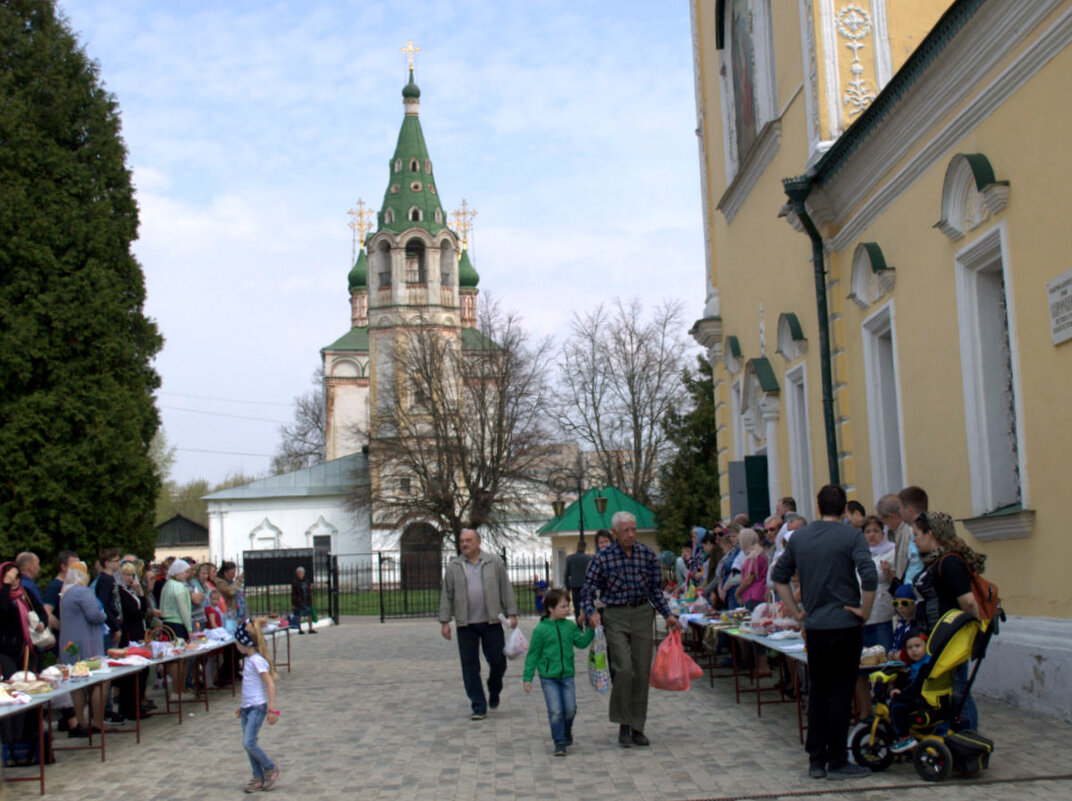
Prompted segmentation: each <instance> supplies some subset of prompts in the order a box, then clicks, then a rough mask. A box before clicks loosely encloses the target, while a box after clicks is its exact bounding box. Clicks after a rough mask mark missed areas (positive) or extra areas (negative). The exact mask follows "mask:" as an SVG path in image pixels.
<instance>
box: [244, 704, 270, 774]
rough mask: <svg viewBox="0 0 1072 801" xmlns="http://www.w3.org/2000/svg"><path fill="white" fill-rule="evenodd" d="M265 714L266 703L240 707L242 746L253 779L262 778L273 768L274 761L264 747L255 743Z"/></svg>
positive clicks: (266, 710)
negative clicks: (251, 770)
mask: <svg viewBox="0 0 1072 801" xmlns="http://www.w3.org/2000/svg"><path fill="white" fill-rule="evenodd" d="M267 715H268V704H260V705H259V706H244V707H242V747H243V748H245V749H246V753H247V754H249V764H250V765H252V766H253V778H254V779H263V778H264V774H266V773H271V772H272V771H273V770H275V763H274V762H272V760H271V759H270V758H269V757H268V755H267V754H266V753H264V749H263V748H261V747H260V746H259V745H257V734H258V732H260V730H261V725H262V724H263V723H264V718H265V717H266V716H267Z"/></svg>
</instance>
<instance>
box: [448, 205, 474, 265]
mask: <svg viewBox="0 0 1072 801" xmlns="http://www.w3.org/2000/svg"><path fill="white" fill-rule="evenodd" d="M475 216H476V209H474V208H473V207H472V206H470V205H469V204H468V203H466V202H465V199H464V198H462V207H461V208H460V209H458V210H457V211H455V212H452V213H451V215H450V219H451V222H452V223H453V224H454V228H455V230H457V232H458V234H459V235H460V236H461V238H462V250H465V248H466V246H467V245H468V244H469V233H470V232H471V231H472V230H473V218H474V217H475ZM458 258H461V251H459V252H458Z"/></svg>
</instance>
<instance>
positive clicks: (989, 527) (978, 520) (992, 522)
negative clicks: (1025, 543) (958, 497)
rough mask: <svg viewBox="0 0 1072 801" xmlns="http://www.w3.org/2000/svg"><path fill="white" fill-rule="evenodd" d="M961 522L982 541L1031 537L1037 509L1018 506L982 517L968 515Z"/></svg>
mask: <svg viewBox="0 0 1072 801" xmlns="http://www.w3.org/2000/svg"><path fill="white" fill-rule="evenodd" d="M960 522H961V523H963V524H964V527H965V528H966V529H968V531H969V532H971V535H972V536H973V537H975V539H977V540H980V541H981V542H995V541H997V540H1015V539H1023V538H1024V537H1030V536H1031V531H1032V529H1033V528H1034V527H1035V510H1034V509H1020V508H1017V509H1015V510H1012V511H1010V512H1008V513H1001V512H995V513H993V514H989V515H983V516H982V517H967V518H964V519H962V520H961V521H960Z"/></svg>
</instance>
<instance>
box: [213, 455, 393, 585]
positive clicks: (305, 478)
mask: <svg viewBox="0 0 1072 801" xmlns="http://www.w3.org/2000/svg"><path fill="white" fill-rule="evenodd" d="M368 486H369V470H368V458H367V457H366V456H365V454H364V453H361V452H358V453H352V454H349V455H348V456H343V457H341V458H339V459H332V460H331V461H330V462H323V463H321V464H318V465H315V466H313V467H306V468H304V469H302V470H295V471H294V472H292V473H284V474H283V475H279V476H272V477H271V478H262V479H260V480H258V481H252V482H250V483H249V484H244V485H242V486H240V487H232V488H231V489H226V490H221V491H220V492H214V493H212V494H211V495H206V496H205V500H206V501H208V518H209V527H208V528H209V535H208V546H209V554H210V558H211V559H212V560H213V561H214V562H216V563H217V564H219V563H220V562H221V561H223V560H231V561H234V562H240V561H241V559H242V552H243V551H259V550H272V549H277V548H316V549H318V550H323V551H328V552H330V553H332V554H337V555H339V562H340V564H348V563H357V562H359V561H367V560H368V559H369V558H370V557H369V554H370V553H371V551H372V534H371V525H370V522H371V520H370V515H369V506H368V504H367V503H366V504H365V506H364V507H363V508H361V509H355V505H354V502H353V495H354V492H355V489H354V488H355V487H357V488H358V490H357V491H358V492H364V493H365V494H366V498H367V493H368ZM362 557H363V558H362Z"/></svg>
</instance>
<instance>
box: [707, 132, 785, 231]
mask: <svg viewBox="0 0 1072 801" xmlns="http://www.w3.org/2000/svg"><path fill="white" fill-rule="evenodd" d="M781 143H782V123H781V120H771V121H770V122H768V123H767V124H766V125H764V126H763V130H761V131H760V132H759V136H757V137H756V143H755V144H754V145H752V149H751V150H749V151H748V156H747V158H745V160H744V164H742V165H741V169H739V170H738V171H737V174H736V175H735V176H734V177H733V181H731V182H730V185H729V186H728V187H726V191H725V192H724V193H723V194H722V197H721V198H719V201H718V207H717V208H718V210H719V211H721V212H722V214H723V216H724V217H725V218H726V222H727V223H731V222H733V218H734V217H735V216H737V212H738V211H739V210H740V208H741V206H742V205H743V204H744V201H745V198H747V197H748V193H749V192H751V191H752V188H753V187H754V186H755V185H756V184H757V183H758V182H759V179H760V177H762V175H763V173H764V172H765V171H766V169H767V166H768V165H769V164H770V163H771V161H773V160H774V157H775V155H776V154H777V153H778V148H779V147H780V146H781Z"/></svg>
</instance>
